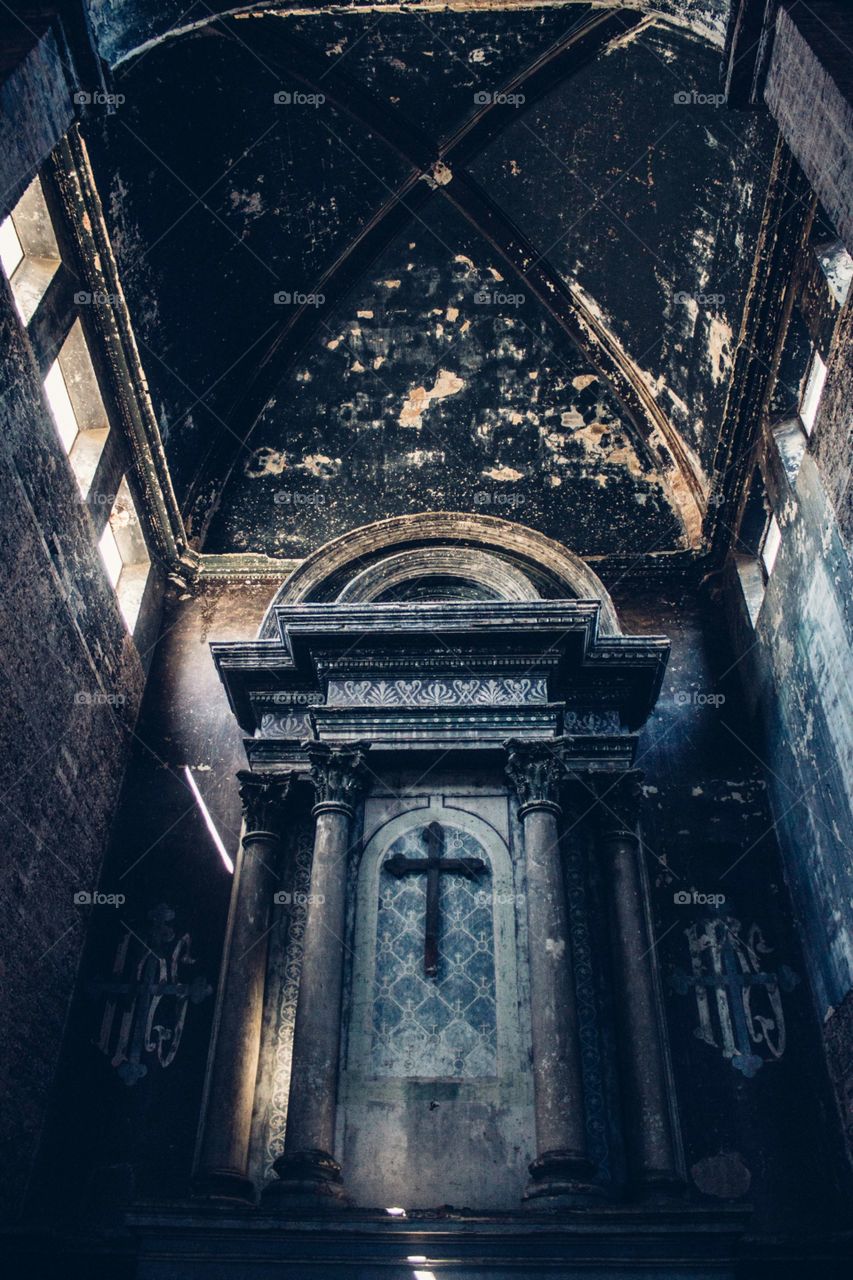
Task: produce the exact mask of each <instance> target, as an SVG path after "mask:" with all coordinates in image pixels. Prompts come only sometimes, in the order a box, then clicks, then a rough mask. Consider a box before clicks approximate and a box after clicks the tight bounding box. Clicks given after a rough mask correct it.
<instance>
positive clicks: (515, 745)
mask: <svg viewBox="0 0 853 1280" xmlns="http://www.w3.org/2000/svg"><path fill="white" fill-rule="evenodd" d="M562 746H563V743H562V739H559V738H555V739H553V740H552V741H551V742H547V743H546V742H529V741H525V740H523V739H521V738H510V739H509V740H508V741H507V742H505V743H504V747H505V749H506V752H507V762H506V776H507V778H508V779H509V781H510V784H511V786H512V787H513V789H514V791H515V793H516V795H517V796H518V799H519V802H520V804H521V808H522V810H524V809H530V808H550V809H555V810H556V809H558V808H559V807H560V792H561V790H562V786H563V783H564V782H565V779H566V766H565V764H564V762H563V756H562Z"/></svg>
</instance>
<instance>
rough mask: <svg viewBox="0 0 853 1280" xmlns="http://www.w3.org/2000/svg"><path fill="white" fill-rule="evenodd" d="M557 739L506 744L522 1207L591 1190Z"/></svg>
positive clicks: (564, 1200) (570, 1199) (556, 1202)
mask: <svg viewBox="0 0 853 1280" xmlns="http://www.w3.org/2000/svg"><path fill="white" fill-rule="evenodd" d="M560 748H561V744H560V743H559V742H554V741H550V742H522V741H518V740H512V741H510V742H508V743H507V744H506V749H507V752H508V760H507V776H508V777H509V780H510V782H511V783H512V786H513V787H514V789H515V791H516V793H517V795H518V798H519V801H520V809H519V816H520V818H521V822H522V826H523V828H524V851H525V857H526V863H527V922H528V933H529V947H530V1005H531V1029H532V1040H533V1080H534V1089H535V1113H536V1159H535V1160H534V1161H533V1163H532V1164H531V1166H530V1172H531V1175H532V1182H531V1184H530V1186H529V1188H528V1190H527V1192H526V1193H525V1202H526V1203H527V1205H528V1206H529V1207H530V1208H533V1209H539V1208H549V1207H554V1208H556V1207H559V1206H561V1205H571V1204H573V1203H575V1202H576V1201H577V1199H578V1198H579V1197H583V1196H587V1195H589V1194H590V1193H591V1192H594V1191H596V1190H597V1188H596V1187H595V1186H594V1184H593V1183H592V1174H593V1169H592V1166H591V1164H590V1162H589V1160H588V1158H587V1140H586V1112H585V1108H584V1097H583V1073H582V1069H581V1056H580V1037H579V1033H578V1018H577V1001H576V996H575V987H574V978H573V974H572V962H571V938H570V935H569V929H568V912H567V907H566V891H565V882H564V877H563V868H562V861H561V856H560V843H559V841H560V836H559V831H558V827H557V820H558V818H559V816H560V813H561V809H560V805H559V803H558V801H559V795H560V790H561V786H562V783H563V780H564V778H565V772H566V771H565V767H564V765H563V763H562V759H561V756H560Z"/></svg>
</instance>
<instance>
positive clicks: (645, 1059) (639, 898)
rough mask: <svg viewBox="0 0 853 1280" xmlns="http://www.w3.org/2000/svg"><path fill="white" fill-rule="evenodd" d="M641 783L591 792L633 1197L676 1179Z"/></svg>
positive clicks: (627, 780) (618, 780)
mask: <svg viewBox="0 0 853 1280" xmlns="http://www.w3.org/2000/svg"><path fill="white" fill-rule="evenodd" d="M641 778H642V774H641V773H640V772H639V770H636V769H634V770H628V771H626V772H624V773H619V774H608V775H601V776H600V777H598V778H597V779H596V780H595V785H594V790H595V794H596V796H597V800H598V803H597V806H596V816H597V845H598V856H599V858H600V859H601V863H602V871H603V878H604V882H605V886H606V892H607V894H608V897H609V906H610V916H611V930H610V933H611V938H612V947H613V961H614V963H613V972H614V981H615V984H616V1000H615V1007H616V1010H617V1017H618V1022H619V1026H618V1032H619V1055H620V1059H621V1074H622V1088H623V1095H624V1099H625V1126H626V1137H627V1148H628V1150H627V1156H628V1176H629V1182H630V1183H631V1184H632V1186H633V1189H634V1191H635V1192H637V1193H639V1194H653V1193H654V1192H656V1191H658V1192H660V1191H672V1190H675V1189H676V1188H677V1187H680V1185H681V1179H680V1177H679V1174H678V1165H677V1159H676V1151H675V1142H674V1138H673V1132H672V1119H671V1112H670V1107H669V1104H668V1081H667V1073H666V1064H665V1059H664V1048H663V1044H664V1041H663V1036H664V1030H663V1027H662V1026H661V1022H660V1010H659V1007H658V1002H657V1000H656V998H655V986H654V970H653V964H654V957H653V942H652V939H651V938H650V937H649V931H648V927H647V924H646V912H645V903H644V893H643V879H642V875H641V873H640V864H639V859H640V856H641V853H640V839H639V836H638V835H637V820H638V815H639V803H640V799H641V796H642V788H641V786H640V780H641Z"/></svg>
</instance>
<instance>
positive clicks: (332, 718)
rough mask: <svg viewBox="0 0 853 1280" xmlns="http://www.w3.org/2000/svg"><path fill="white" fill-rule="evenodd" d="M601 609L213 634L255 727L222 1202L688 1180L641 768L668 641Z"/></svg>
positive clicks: (530, 1195) (310, 614) (215, 1183)
mask: <svg viewBox="0 0 853 1280" xmlns="http://www.w3.org/2000/svg"><path fill="white" fill-rule="evenodd" d="M600 616H601V605H600V604H599V603H598V602H597V601H582V600H557V601H554V600H535V601H527V602H523V601H511V602H508V601H480V602H473V603H472V602H467V601H466V602H450V603H449V602H437V603H418V604H416V605H412V604H382V603H371V604H351V603H334V604H281V605H278V606H276V607H275V608H274V609H273V611H272V618H273V620H274V623H275V634H274V635H271V636H270V635H268V636H267V637H265V638H264V639H262V640H259V641H255V642H250V643H228V644H216V645H214V646H213V650H214V656H215V659H216V662H217V664H218V666H219V670H220V673H221V676H222V678H223V681H224V683H225V686H226V689H227V691H228V695H229V699H230V701H231V705H232V708H233V710H234V713H235V714H236V716H237V718H238V720H239V721H240V723H241V725H242V726H243V727H244V729H246V730H247V731H248V732H249V733H250V734H251V736H250V737H249V738H248V739H247V741H246V750H247V755H248V760H249V766H250V767H249V769H248V770H246V771H245V772H244V773H243V774H241V776H240V786H241V794H242V796H243V800H244V809H245V831H244V837H243V848H242V855H241V859H240V864H239V867H238V873H237V880H236V883H235V888H234V894H233V899H232V910H231V918H230V922H229V937H228V943H227V949H226V951H227V953H226V961H225V964H224V968H223V978H222V981H221V984H220V993H219V1009H218V1015H217V1032H216V1038H215V1044H214V1048H213V1051H212V1055H211V1061H210V1067H209V1075H208V1083H207V1090H206V1099H205V1108H204V1117H203V1123H202V1128H201V1131H200V1136H199V1145H198V1151H197V1160H196V1188H197V1191H198V1193H199V1194H201V1195H206V1196H208V1197H210V1198H211V1199H214V1200H220V1201H230V1202H232V1203H233V1202H243V1203H246V1202H249V1203H252V1202H254V1201H255V1200H256V1197H258V1195H259V1194H260V1202H261V1205H262V1207H263V1209H264V1210H265V1211H267V1212H270V1213H277V1214H281V1215H284V1216H285V1217H288V1216H289V1217H292V1216H300V1215H305V1214H312V1213H315V1212H317V1211H323V1212H333V1213H340V1212H348V1211H352V1210H359V1209H361V1210H363V1211H371V1210H375V1209H385V1208H388V1207H401V1208H405V1209H406V1211H407V1212H414V1211H419V1210H427V1211H431V1210H435V1209H436V1208H437V1207H438V1206H441V1205H445V1206H446V1205H448V1204H452V1205H454V1206H456V1207H458V1208H462V1207H464V1208H467V1209H471V1210H476V1211H481V1212H491V1211H499V1212H513V1211H515V1210H521V1209H526V1210H528V1211H529V1210H533V1211H535V1212H547V1211H550V1210H554V1209H557V1210H565V1209H568V1208H576V1207H578V1206H584V1205H600V1204H602V1203H606V1202H608V1201H610V1200H620V1199H621V1200H624V1199H625V1198H626V1197H627V1198H628V1199H629V1200H631V1201H636V1200H637V1199H638V1198H640V1199H642V1200H644V1201H648V1198H649V1197H650V1196H653V1197H660V1196H665V1197H666V1196H672V1195H677V1189H678V1187H679V1184H680V1180H681V1171H680V1155H679V1143H678V1137H677V1118H676V1115H675V1108H674V1102H673V1092H672V1089H671V1088H670V1083H669V1073H668V1062H667V1054H666V1045H665V1036H664V1032H663V1024H662V1018H661V1012H660V1005H659V1000H658V995H657V989H656V981H657V979H656V974H655V970H654V958H653V954H654V953H653V949H652V946H651V942H650V935H649V929H648V923H647V909H646V894H645V888H644V880H643V868H642V860H641V857H640V849H639V837H638V820H639V816H640V815H639V798H640V793H641V789H640V786H639V774H638V772H637V771H636V770H635V769H634V757H635V751H636V741H637V732H638V730H639V728H640V727H641V726H642V724H643V722H644V721H645V719H646V717H647V715H648V713H649V711H650V710H651V708H652V707H653V705H654V702H655V699H656V696H657V693H658V690H659V687H660V682H661V679H662V675H663V670H664V666H665V662H666V656H667V651H668V645H667V642H666V641H665V640H661V639H655V638H645V637H643V638H641V637H626V636H622V635H620V634H618V633H617V634H607V635H602V634H600V632H599V622H600ZM590 872H594V877H593V878H594V879H595V880H596V882H597V883H598V884H599V886H600V887H601V893H600V894H599V895H598V896H597V897H596V895H593V896H592V897H590V895H589V892H588V890H589V879H590ZM608 993H609V994H608Z"/></svg>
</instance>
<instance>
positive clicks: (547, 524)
mask: <svg viewBox="0 0 853 1280" xmlns="http://www.w3.org/2000/svg"><path fill="white" fill-rule="evenodd" d="M90 7H91V11H92V17H93V26H94V29H95V33H96V36H97V38H98V39H99V41H100V44H101V51H102V53H103V54H104V56H105V57H106V58H108V59H109V60H110V61H111V62H112V63H113V64H114V69H113V76H114V84H113V88H114V90H115V92H116V93H117V94H119V95H121V99H120V102H119V106H118V108H117V110H116V111H114V112H113V113H112V114H103V115H102V116H100V117H93V118H92V120H91V124H90V126H89V131H90V149H91V152H92V159H93V163H94V165H95V169H96V173H97V176H98V179H99V185H100V188H101V193H102V198H103V201H104V206H105V213H106V216H107V221H108V225H109V228H110V232H111V235H112V239H113V245H114V249H115V252H116V256H117V259H118V263H119V269H120V272H121V277H122V281H123V285H124V288H125V292H126V294H127V298H128V303H129V306H130V309H131V313H132V316H133V319H134V323H135V328H136V334H137V340H138V342H139V346H140V353H141V356H142V360H143V364H144V366H145V369H146V373H147V376H148V380H149V384H150V389H151V394H152V398H153V402H154V406H155V410H156V412H157V415H158V419H159V422H160V429H161V433H162V436H163V439H164V443H165V448H166V452H167V456H168V459H169V464H170V467H171V471H172V475H173V479H174V483H175V486H176V490H177V492H178V496H179V499H180V501H181V503H182V505H183V507H184V509H185V512H186V515H187V518H188V522H189V527H190V530H191V532H192V534H193V537H194V538H195V539H196V541H197V543H198V545H200V546H201V547H202V548H203V549H204V550H206V551H212V552H227V551H244V552H246V551H253V552H264V553H266V554H268V555H275V556H288V557H301V556H304V555H306V554H308V553H309V552H310V551H312V550H313V549H315V548H316V546H317V545H318V544H319V543H321V542H323V541H325V540H326V539H327V538H329V537H332V536H334V535H336V534H338V533H341V532H343V531H345V530H347V529H349V528H352V527H353V526H354V525H358V524H363V523H367V522H368V521H371V520H376V519H381V518H383V517H385V516H393V515H401V514H408V513H412V512H418V511H428V510H435V509H444V510H466V511H477V512H479V513H480V514H485V515H498V516H503V517H506V518H509V519H514V520H519V521H521V522H523V523H525V524H528V525H530V526H532V527H534V528H536V529H539V530H541V531H542V532H544V533H546V534H548V535H549V536H551V537H554V538H557V539H560V540H561V541H563V542H565V543H566V544H567V545H568V546H570V547H571V548H572V550H573V551H575V552H577V553H578V554H580V555H584V556H604V557H607V556H618V555H625V554H638V553H641V552H642V553H647V554H659V553H671V552H676V551H683V550H685V549H689V548H693V549H696V548H697V547H698V546H699V545H700V541H701V536H702V527H703V520H704V518H705V515H706V511H707V507H708V500H709V498H710V497H711V495H712V493H713V491H714V486H715V483H716V481H717V478H718V477H716V476H715V470H714V469H715V466H717V465H718V463H717V462H716V461H715V460H716V459H718V458H719V456H720V451H719V445H720V438H721V435H723V434H724V433H726V432H730V431H731V430H732V423H731V421H730V412H729V413H727V404H728V403H729V402H730V395H729V392H730V382H731V377H732V370H733V356H734V352H735V347H736V344H737V342H738V340H739V336H740V334H741V324H742V318H743V313H744V303H745V299H746V297H747V292H748V288H749V283H750V278H751V273H752V270H753V260H754V257H755V251H756V243H757V238H758V232H759V227H760V223H761V216H762V210H763V205H764V196H765V192H766V189H767V183H768V174H769V171H770V165H771V159H772V154H773V151H772V148H773V140H772V136H771V131H770V129H769V127H768V125H767V123H766V121H765V120H764V119H763V118H762V117H761V116H759V115H758V114H751V113H746V112H736V111H732V110H729V109H728V108H727V107H725V106H724V105H722V102H721V99H720V97H719V95H720V89H719V66H720V56H721V51H720V46H719V41H718V40H717V39H716V35H715V33H718V32H719V28H720V23H721V20H722V13H721V11H722V9H723V6H722V5H721V4H714V3H711V2H710V0H709V2H708V3H704V4H692V5H691V4H683V5H677V4H671V5H669V6H661V8H664V7H666V8H667V9H668V13H663V14H662V13H658V12H654V13H652V12H649V11H647V9H646V8H644V7H642V6H630V7H621V6H620V7H615V8H604V7H601V6H599V5H589V4H572V3H551V4H548V5H543V6H537V5H534V4H526V3H519V2H518V0H515V3H507V4H504V5H500V4H494V3H491V2H490V3H488V4H474V3H470V2H469V3H468V4H463V3H461V0H460V3H459V4H458V5H457V6H453V7H448V8H447V9H444V8H442V9H437V8H436V9H433V7H432V6H430V5H427V4H418V3H415V4H413V5H411V6H409V7H408V8H407V9H406V11H404V12H400V11H399V6H394V7H391V6H388V7H386V6H383V5H382V4H381V3H380V4H373V5H370V6H367V5H352V6H346V5H336V6H321V5H316V6H313V5H311V6H309V5H307V4H303V5H302V6H300V7H299V8H298V9H295V8H294V6H293V5H281V6H278V7H277V8H276V10H275V11H270V12H260V11H254V12H253V13H252V15H251V16H235V15H234V14H230V15H229V14H226V15H224V16H221V17H217V16H216V15H215V14H213V13H212V11H211V9H210V8H209V7H207V6H205V7H203V8H197V9H192V10H190V11H188V12H182V11H181V10H180V6H178V5H175V6H172V7H171V8H170V7H169V6H162V5H159V6H155V5H153V4H151V5H146V4H144V3H137V4H135V5H131V4H126V5H122V6H113V5H109V6H107V5H102V4H98V3H96V2H95V0H92V3H91V6H90ZM172 10H174V12H172ZM332 10H334V11H332Z"/></svg>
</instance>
